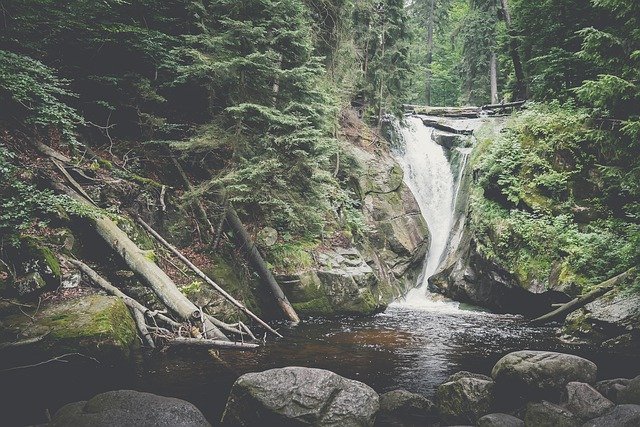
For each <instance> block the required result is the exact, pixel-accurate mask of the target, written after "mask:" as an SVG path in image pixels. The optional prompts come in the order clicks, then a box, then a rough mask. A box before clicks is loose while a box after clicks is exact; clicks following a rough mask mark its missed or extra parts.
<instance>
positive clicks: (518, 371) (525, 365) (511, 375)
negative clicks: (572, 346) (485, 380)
mask: <svg viewBox="0 0 640 427" xmlns="http://www.w3.org/2000/svg"><path fill="white" fill-rule="evenodd" d="M597 370H598V368H597V367H596V365H595V364H594V363H593V362H591V361H589V360H587V359H583V358H582V357H578V356H574V355H571V354H564V353H555V352H550V351H532V350H523V351H516V352H513V353H509V354H507V355H506V356H504V357H503V358H502V359H500V360H499V361H498V363H496V364H495V366H494V367H493V370H492V371H491V376H492V377H493V379H494V380H495V382H496V388H497V392H498V393H499V394H500V396H501V397H502V398H504V399H505V400H510V401H511V402H513V403H515V402H517V400H518V399H524V400H526V401H531V400H538V399H547V400H554V401H557V400H559V398H560V397H561V395H562V393H563V392H564V390H565V387H566V385H567V384H568V383H569V382H572V381H576V382H584V383H594V382H595V380H596V374H597Z"/></svg>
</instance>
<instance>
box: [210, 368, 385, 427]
mask: <svg viewBox="0 0 640 427" xmlns="http://www.w3.org/2000/svg"><path fill="white" fill-rule="evenodd" d="M379 408H380V405H379V398H378V394H377V393H376V392H375V391H373V389H372V388H371V387H369V386H367V385H365V384H363V383H361V382H359V381H354V380H349V379H347V378H343V377H341V376H339V375H337V374H335V373H333V372H330V371H326V370H323V369H315V368H302V367H287V368H280V369H270V370H268V371H264V372H257V373H249V374H245V375H242V376H241V377H240V378H238V380H237V381H236V382H235V383H234V385H233V387H232V388H231V393H230V394H229V399H228V400H227V405H226V407H225V410H224V414H223V415H222V421H221V422H222V424H223V425H229V426H255V425H264V426H271V425H273V426H285V425H286V426H302V425H322V426H372V425H373V423H374V420H375V417H376V413H377V412H378V409H379Z"/></svg>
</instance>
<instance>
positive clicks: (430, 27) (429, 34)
mask: <svg viewBox="0 0 640 427" xmlns="http://www.w3.org/2000/svg"><path fill="white" fill-rule="evenodd" d="M435 9H436V0H431V3H430V4H429V20H428V21H427V75H426V84H425V100H426V102H427V105H431V87H432V82H431V78H432V75H433V73H432V72H431V64H432V63H433V30H434V27H435V16H434V15H435Z"/></svg>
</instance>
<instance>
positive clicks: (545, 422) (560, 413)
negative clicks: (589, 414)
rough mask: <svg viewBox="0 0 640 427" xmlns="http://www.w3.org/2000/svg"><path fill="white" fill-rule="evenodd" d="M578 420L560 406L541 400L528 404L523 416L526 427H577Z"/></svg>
mask: <svg viewBox="0 0 640 427" xmlns="http://www.w3.org/2000/svg"><path fill="white" fill-rule="evenodd" d="M580 424H581V423H580V419H579V418H578V417H577V416H575V415H574V414H572V413H571V412H570V411H568V410H566V409H565V408H562V407H561V406H558V405H554V404H553V403H551V402H547V401H546V400H543V401H542V402H540V403H529V404H528V405H527V409H526V412H525V416H524V425H525V426H526V427H578V426H579V425H580Z"/></svg>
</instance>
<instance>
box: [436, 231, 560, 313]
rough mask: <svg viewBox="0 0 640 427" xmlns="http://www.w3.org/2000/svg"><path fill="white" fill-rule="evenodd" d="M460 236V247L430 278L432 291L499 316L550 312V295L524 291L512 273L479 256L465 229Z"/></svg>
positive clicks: (531, 290)
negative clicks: (494, 312) (497, 313)
mask: <svg viewBox="0 0 640 427" xmlns="http://www.w3.org/2000/svg"><path fill="white" fill-rule="evenodd" d="M462 234H463V236H462V238H461V243H460V245H459V248H458V249H457V250H456V252H455V253H454V254H452V255H450V256H449V257H448V258H447V262H446V264H445V265H446V267H445V268H443V269H442V270H440V271H439V272H438V273H436V274H434V275H433V276H432V277H430V278H429V286H430V288H431V289H432V290H434V291H435V292H438V293H441V294H443V295H445V296H447V297H449V298H452V299H454V300H456V301H461V302H468V303H470V304H474V305H478V306H481V307H487V308H489V309H491V310H493V311H496V312H499V313H519V314H526V315H531V316H535V315H539V314H543V313H545V312H548V311H549V304H550V303H551V300H552V298H553V297H554V296H553V294H552V293H549V292H546V293H538V292H535V290H533V289H525V288H524V287H522V286H521V284H520V283H519V281H518V279H517V277H516V276H515V275H514V274H512V273H510V272H509V271H507V270H506V269H505V268H503V267H502V266H500V265H498V264H496V263H495V262H493V261H490V260H487V259H486V258H484V257H483V256H482V255H481V254H480V253H478V251H477V250H476V243H475V242H474V241H473V239H471V238H470V236H469V235H468V234H469V232H468V230H466V229H465V230H464V231H463V233H462Z"/></svg>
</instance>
